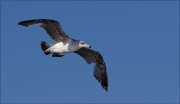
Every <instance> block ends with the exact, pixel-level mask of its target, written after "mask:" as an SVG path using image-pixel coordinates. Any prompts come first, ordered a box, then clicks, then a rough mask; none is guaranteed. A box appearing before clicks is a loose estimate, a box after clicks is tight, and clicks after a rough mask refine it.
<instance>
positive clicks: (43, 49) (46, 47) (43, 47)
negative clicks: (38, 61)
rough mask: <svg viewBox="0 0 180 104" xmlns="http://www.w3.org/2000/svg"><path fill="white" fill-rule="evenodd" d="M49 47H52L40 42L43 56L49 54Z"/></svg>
mask: <svg viewBox="0 0 180 104" xmlns="http://www.w3.org/2000/svg"><path fill="white" fill-rule="evenodd" d="M51 46H52V45H51V44H49V43H46V42H44V41H42V42H41V48H42V51H43V52H44V54H46V55H49V54H50V53H51V52H50V51H48V50H47V49H48V48H49V47H51Z"/></svg>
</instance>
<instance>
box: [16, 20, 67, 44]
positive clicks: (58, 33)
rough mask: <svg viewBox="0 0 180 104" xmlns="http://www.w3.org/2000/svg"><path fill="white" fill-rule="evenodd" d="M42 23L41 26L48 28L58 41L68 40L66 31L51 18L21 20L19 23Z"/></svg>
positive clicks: (27, 24)
mask: <svg viewBox="0 0 180 104" xmlns="http://www.w3.org/2000/svg"><path fill="white" fill-rule="evenodd" d="M38 23H41V25H40V26H39V27H42V28H44V29H45V30H46V32H47V33H48V34H49V36H50V37H51V38H52V39H53V40H54V41H56V42H61V41H67V40H68V39H69V37H68V35H67V34H66V33H65V32H64V30H63V29H62V27H61V25H60V23H59V22H57V21H55V20H51V19H34V20H25V21H21V22H19V23H18V24H19V25H22V26H29V25H34V24H38Z"/></svg>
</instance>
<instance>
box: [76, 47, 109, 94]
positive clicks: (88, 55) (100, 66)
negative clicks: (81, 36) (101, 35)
mask: <svg viewBox="0 0 180 104" xmlns="http://www.w3.org/2000/svg"><path fill="white" fill-rule="evenodd" d="M75 53H77V54H78V55H80V56H81V57H83V58H84V59H85V61H86V62H87V63H88V64H91V63H95V66H94V72H93V75H94V77H95V78H96V79H97V80H98V81H99V82H100V83H101V86H102V87H103V88H104V89H105V90H106V91H108V75H107V71H106V64H105V62H104V60H103V57H102V56H101V54H100V53H99V52H97V51H95V50H92V49H89V48H81V49H79V50H77V51H75Z"/></svg>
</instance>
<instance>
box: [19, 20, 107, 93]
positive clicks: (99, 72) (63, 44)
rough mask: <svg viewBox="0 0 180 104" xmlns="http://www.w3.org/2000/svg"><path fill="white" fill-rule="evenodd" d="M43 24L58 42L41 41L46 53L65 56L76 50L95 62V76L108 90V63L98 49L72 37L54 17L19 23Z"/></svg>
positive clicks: (20, 23)
mask: <svg viewBox="0 0 180 104" xmlns="http://www.w3.org/2000/svg"><path fill="white" fill-rule="evenodd" d="M39 23H41V25H40V26H39V27H42V28H43V29H45V30H46V32H47V33H48V35H49V36H50V37H51V38H52V39H53V40H54V41H55V42H56V44H50V43H46V42H44V41H42V42H41V48H42V51H43V52H44V54H46V55H49V54H52V57H63V56H64V55H65V54H67V53H70V52H74V53H76V54H78V55H80V56H81V57H83V58H84V59H85V61H86V62H87V63H88V64H91V63H95V66H94V72H93V75H94V77H95V78H96V79H97V80H98V81H99V82H100V83H101V86H102V87H103V88H104V89H105V90H106V91H108V75H107V71H106V64H105V62H104V60H103V57H102V56H101V54H100V53H99V52H98V51H95V50H92V49H90V48H91V46H90V45H88V44H86V43H85V42H84V41H81V40H75V39H71V38H70V37H69V36H68V35H67V34H66V33H65V32H64V30H63V29H62V27H61V25H60V23H59V22H58V21H55V20H52V19H33V20H25V21H21V22H19V23H18V24H19V25H22V26H29V25H34V24H39Z"/></svg>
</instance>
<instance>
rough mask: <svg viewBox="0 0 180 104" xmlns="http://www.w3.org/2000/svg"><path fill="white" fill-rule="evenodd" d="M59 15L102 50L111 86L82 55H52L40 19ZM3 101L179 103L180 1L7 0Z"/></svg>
mask: <svg viewBox="0 0 180 104" xmlns="http://www.w3.org/2000/svg"><path fill="white" fill-rule="evenodd" d="M40 18H47V19H54V20H57V21H59V22H60V23H61V26H62V27H63V29H64V31H65V32H66V33H67V34H68V35H69V36H70V37H71V38H73V39H79V40H83V41H85V42H86V43H88V44H90V45H91V46H92V49H94V50H97V51H99V52H100V53H101V54H102V56H103V58H104V60H105V62H106V66H107V71H108V77H109V91H108V92H106V91H105V90H104V89H102V87H101V85H100V83H99V82H98V81H97V80H95V78H94V77H93V67H94V65H93V64H91V65H88V64H87V63H86V62H85V60H84V59H83V58H81V57H80V56H78V55H77V54H74V53H70V54H67V55H65V56H64V57H62V58H53V57H51V55H49V56H46V55H45V54H44V53H43V52H42V50H41V47H40V42H41V41H46V42H49V43H54V41H53V40H52V39H51V38H50V37H49V36H48V35H47V33H46V32H45V31H44V30H43V29H41V28H38V25H34V26H30V27H23V26H19V25H17V24H18V22H19V21H22V20H28V19H40ZM1 102H2V103H85V102H90V103H94V102H96V103H178V102H179V1H67V2H66V1H24V2H22V1H15V2H13V1H1Z"/></svg>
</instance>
